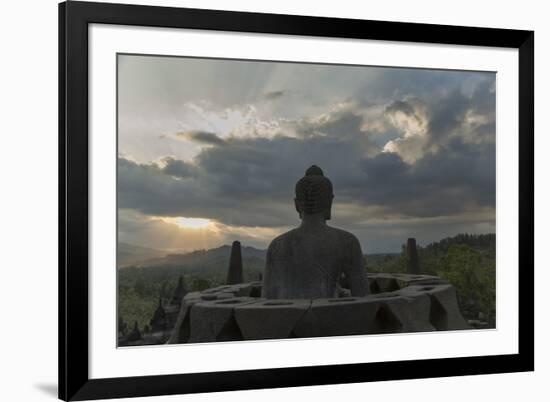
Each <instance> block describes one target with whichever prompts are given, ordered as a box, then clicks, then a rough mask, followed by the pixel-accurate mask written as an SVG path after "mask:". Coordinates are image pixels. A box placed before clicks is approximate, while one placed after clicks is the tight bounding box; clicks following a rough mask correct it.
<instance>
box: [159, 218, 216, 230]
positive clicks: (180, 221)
mask: <svg viewBox="0 0 550 402" xmlns="http://www.w3.org/2000/svg"><path fill="white" fill-rule="evenodd" d="M153 219H158V220H161V221H163V222H166V223H171V224H173V225H176V226H178V227H179V228H181V229H210V228H214V226H215V225H214V221H212V220H211V219H207V218H187V217H185V216H177V217H165V216H157V217H154V218H153Z"/></svg>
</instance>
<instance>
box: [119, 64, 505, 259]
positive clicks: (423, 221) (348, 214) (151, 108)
mask: <svg viewBox="0 0 550 402" xmlns="http://www.w3.org/2000/svg"><path fill="white" fill-rule="evenodd" d="M118 69H119V71H118V113H119V122H118V124H119V127H118V136H119V137H118V141H119V142H118V175H119V176H118V180H119V181H118V202H119V239H120V241H123V242H127V243H132V244H136V245H140V246H146V247H152V248H160V249H167V250H182V251H183V250H186V251H190V250H195V249H204V248H206V249H208V248H212V247H217V246H219V245H222V244H229V243H230V242H231V241H233V240H240V241H241V242H242V243H243V244H244V245H252V246H255V247H260V248H265V247H267V244H268V243H269V241H270V240H271V239H272V238H273V237H275V236H276V235H278V234H279V233H282V232H283V231H286V230H288V229H290V228H291V227H293V226H296V225H297V224H298V223H299V218H298V215H297V214H296V211H295V210H294V203H293V198H294V194H293V191H294V185H295V183H296V181H297V180H298V179H299V178H300V177H302V176H303V174H304V171H305V169H307V168H308V167H309V166H310V165H312V164H317V165H319V166H320V167H321V168H322V169H323V170H324V172H325V175H326V176H327V177H329V178H330V179H331V180H332V183H333V186H334V192H335V199H334V205H333V213H332V216H333V218H332V220H331V221H330V224H331V225H333V226H336V227H341V228H343V229H346V230H349V231H351V232H353V233H354V234H355V235H356V236H357V237H358V238H359V240H360V241H361V245H362V248H363V251H364V252H365V253H375V252H394V251H399V250H400V247H401V244H402V243H404V242H405V241H406V238H407V237H416V238H417V240H418V241H419V242H420V243H421V244H426V243H428V242H431V241H435V240H439V239H441V238H443V237H446V236H452V235H455V234H457V233H463V232H468V233H488V232H494V227H495V74H494V73H488V72H465V71H442V70H420V69H403V68H388V67H363V66H360V67H359V66H338V65H318V64H294V63H274V62H256V61H236V60H215V59H193V58H176V57H147V56H130V55H120V56H119V60H118Z"/></svg>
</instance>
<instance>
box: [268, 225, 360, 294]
mask: <svg viewBox="0 0 550 402" xmlns="http://www.w3.org/2000/svg"><path fill="white" fill-rule="evenodd" d="M363 270H364V263H363V256H362V253H361V247H360V245H359V242H358V241H357V239H356V238H355V236H354V235H352V234H351V233H349V232H346V231H343V230H339V229H335V228H331V227H329V226H325V227H324V228H322V229H320V230H311V231H310V230H306V229H304V228H301V227H300V228H297V229H293V230H291V231H289V232H287V233H284V234H282V235H281V236H279V237H277V238H275V239H274V240H273V241H272V242H271V244H270V245H269V248H268V251H267V259H266V270H265V277H264V294H263V296H264V297H267V298H269V299H316V298H329V297H337V296H338V290H339V280H340V277H341V275H342V273H343V274H344V275H346V276H348V277H349V276H351V277H352V278H350V281H348V282H353V281H354V280H355V281H356V283H357V281H359V282H360V283H358V285H360V287H362V288H363V287H365V288H366V285H365V282H366V274H365V275H364V278H363V277H362V275H361V274H362V271H363ZM353 271H357V272H356V274H355V275H354V274H353ZM353 277H355V278H353ZM359 293H360V292H359ZM358 295H361V296H362V295H364V294H358Z"/></svg>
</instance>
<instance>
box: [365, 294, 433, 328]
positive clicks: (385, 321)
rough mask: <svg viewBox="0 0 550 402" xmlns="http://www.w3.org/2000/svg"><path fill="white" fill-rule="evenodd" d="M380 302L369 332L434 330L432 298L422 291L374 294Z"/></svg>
mask: <svg viewBox="0 0 550 402" xmlns="http://www.w3.org/2000/svg"><path fill="white" fill-rule="evenodd" d="M371 297H374V298H376V299H378V301H379V302H380V307H379V310H378V312H377V313H376V318H375V320H374V326H373V329H372V330H369V333H395V332H419V331H434V330H435V328H434V327H433V325H431V324H430V320H429V318H430V298H429V297H428V296H427V295H425V294H422V293H419V294H411V295H410V296H408V297H405V296H403V295H402V294H401V292H395V293H382V294H378V295H372V296H371Z"/></svg>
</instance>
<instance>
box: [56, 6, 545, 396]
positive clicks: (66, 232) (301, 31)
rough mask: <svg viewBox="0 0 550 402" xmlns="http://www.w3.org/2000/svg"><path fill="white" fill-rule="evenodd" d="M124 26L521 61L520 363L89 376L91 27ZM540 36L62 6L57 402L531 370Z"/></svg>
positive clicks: (446, 361) (515, 358)
mask: <svg viewBox="0 0 550 402" xmlns="http://www.w3.org/2000/svg"><path fill="white" fill-rule="evenodd" d="M91 23H99V24H118V25H133V26H149V27H170V28H192V29H201V30H216V31H227V32H252V33H253V32H255V33H271V34H285V35H305V36H320V37H332V38H355V39H375V40H386V41H401V42H423V43H438V44H451V45H472V46H488V47H506V48H514V49H517V50H518V51H519V97H518V105H519V133H518V135H519V149H518V152H519V183H518V186H519V233H518V239H519V261H518V268H519V267H521V269H519V273H518V275H519V334H518V336H519V338H518V339H519V344H518V353H517V354H508V355H497V356H472V357H460V358H442V359H426V360H413V361H399V362H377V363H360V364H341V365H327V366H314V367H295V368H277V369H261V370H244V371H226V372H213V373H191V374H173V375H159V376H142V377H124V378H105V379H90V378H89V375H88V367H89V364H88V363H89V351H88V338H89V332H88V329H89V328H88V286H89V282H88V269H89V268H88V257H89V249H88V247H89V245H88V176H89V173H90V172H89V170H88V25H89V24H91ZM533 158H534V32H532V31H520V30H510V29H493V28H474V27H459V26H446V25H431V24H416V23H401V22H382V21H366V20H352V19H337V18H321V17H308V16H293V15H275V14H256V13H244V12H230V11H212V10H201V9H184V8H171V7H156V6H142V5H121V4H105V3H88V2H78V1H70V2H66V3H61V4H60V5H59V398H61V399H63V400H89V399H103V398H119V397H138V396H152V395H170V394H183V393H197V392H213V391H225V390H242V389H255V388H273V387H293V386H306V385H320V384H336V383H351V382H365V381H383V380H398V379H412V378H427V377H446V376H461V375H473V374H488V373H505V372H520V371H532V370H534V198H533V197H534V162H533Z"/></svg>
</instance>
